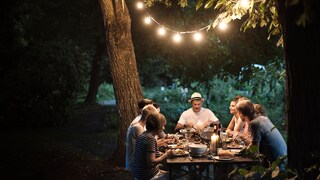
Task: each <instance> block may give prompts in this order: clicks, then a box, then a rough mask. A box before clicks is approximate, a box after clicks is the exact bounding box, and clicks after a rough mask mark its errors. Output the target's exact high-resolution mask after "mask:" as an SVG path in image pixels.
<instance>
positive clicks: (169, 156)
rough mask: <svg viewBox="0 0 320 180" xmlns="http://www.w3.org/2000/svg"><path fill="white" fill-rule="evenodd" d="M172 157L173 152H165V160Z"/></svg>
mask: <svg viewBox="0 0 320 180" xmlns="http://www.w3.org/2000/svg"><path fill="white" fill-rule="evenodd" d="M172 156H174V152H173V151H172V150H171V149H169V150H167V151H166V157H167V158H171V157H172Z"/></svg>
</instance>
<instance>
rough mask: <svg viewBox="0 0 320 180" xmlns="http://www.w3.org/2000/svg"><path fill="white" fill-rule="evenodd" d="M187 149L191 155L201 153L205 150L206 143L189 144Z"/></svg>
mask: <svg viewBox="0 0 320 180" xmlns="http://www.w3.org/2000/svg"><path fill="white" fill-rule="evenodd" d="M189 150H190V153H191V154H192V155H203V154H205V153H206V152H207V145H205V144H190V145H189Z"/></svg>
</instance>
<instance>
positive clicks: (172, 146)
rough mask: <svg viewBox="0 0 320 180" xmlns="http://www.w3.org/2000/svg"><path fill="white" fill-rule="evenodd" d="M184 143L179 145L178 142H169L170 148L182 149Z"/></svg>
mask: <svg viewBox="0 0 320 180" xmlns="http://www.w3.org/2000/svg"><path fill="white" fill-rule="evenodd" d="M183 147H184V146H183V145H177V144H168V148H170V149H182V148H183Z"/></svg>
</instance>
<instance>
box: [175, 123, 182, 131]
mask: <svg viewBox="0 0 320 180" xmlns="http://www.w3.org/2000/svg"><path fill="white" fill-rule="evenodd" d="M183 128H184V125H183V124H181V123H177V125H176V127H175V128H174V130H175V131H179V130H180V129H183Z"/></svg>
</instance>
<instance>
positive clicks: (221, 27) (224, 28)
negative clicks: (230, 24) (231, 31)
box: [219, 21, 227, 30]
mask: <svg viewBox="0 0 320 180" xmlns="http://www.w3.org/2000/svg"><path fill="white" fill-rule="evenodd" d="M219 29H221V30H226V29H227V23H225V22H224V21H221V22H220V23H219Z"/></svg>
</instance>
